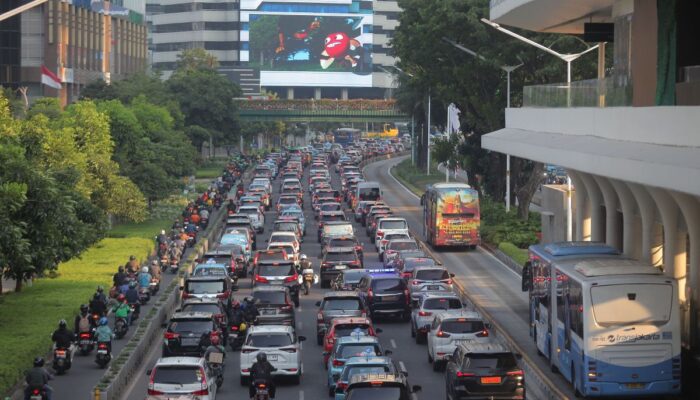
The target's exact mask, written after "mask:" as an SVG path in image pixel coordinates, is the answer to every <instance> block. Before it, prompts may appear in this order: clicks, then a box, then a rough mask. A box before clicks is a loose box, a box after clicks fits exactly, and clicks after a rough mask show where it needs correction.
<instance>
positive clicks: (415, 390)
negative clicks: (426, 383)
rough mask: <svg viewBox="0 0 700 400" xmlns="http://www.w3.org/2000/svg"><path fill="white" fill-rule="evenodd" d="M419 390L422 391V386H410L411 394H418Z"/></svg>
mask: <svg viewBox="0 0 700 400" xmlns="http://www.w3.org/2000/svg"><path fill="white" fill-rule="evenodd" d="M421 390H423V386H421V385H413V386H411V392H412V393H416V392H420V391H421Z"/></svg>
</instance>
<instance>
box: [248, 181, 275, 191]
mask: <svg viewBox="0 0 700 400" xmlns="http://www.w3.org/2000/svg"><path fill="white" fill-rule="evenodd" d="M250 184H251V185H263V186H264V187H265V190H267V192H268V193H271V192H272V182H270V180H269V179H268V178H255V179H253V182H251V183H250Z"/></svg>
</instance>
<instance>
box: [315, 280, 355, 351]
mask: <svg viewBox="0 0 700 400" xmlns="http://www.w3.org/2000/svg"><path fill="white" fill-rule="evenodd" d="M316 306H317V307H319V309H318V313H317V318H316V342H317V343H318V344H319V345H320V344H323V337H324V336H325V334H326V331H327V330H328V326H329V325H330V323H331V320H332V319H333V318H336V317H366V316H367V306H366V305H365V302H364V300H363V299H362V297H360V295H359V294H358V293H357V292H347V291H346V292H326V293H325V294H324V295H323V300H322V301H318V302H316Z"/></svg>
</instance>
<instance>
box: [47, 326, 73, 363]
mask: <svg viewBox="0 0 700 400" xmlns="http://www.w3.org/2000/svg"><path fill="white" fill-rule="evenodd" d="M74 339H75V334H74V333H73V331H71V330H70V329H68V323H67V322H66V320H65V319H62V320H60V321H58V329H56V330H55V331H54V332H53V335H51V340H53V342H54V345H55V346H56V348H59V349H66V352H67V353H68V354H67V355H66V357H67V358H68V359H69V360H71V359H72V358H71V354H72V352H73V340H74Z"/></svg>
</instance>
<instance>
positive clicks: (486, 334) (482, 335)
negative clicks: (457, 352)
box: [476, 329, 489, 337]
mask: <svg viewBox="0 0 700 400" xmlns="http://www.w3.org/2000/svg"><path fill="white" fill-rule="evenodd" d="M488 336H489V331H488V329H484V330H483V331H481V332H479V333H477V334H476V337H488Z"/></svg>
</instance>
